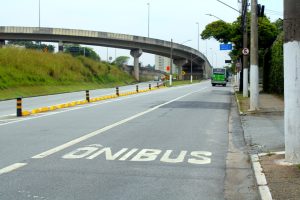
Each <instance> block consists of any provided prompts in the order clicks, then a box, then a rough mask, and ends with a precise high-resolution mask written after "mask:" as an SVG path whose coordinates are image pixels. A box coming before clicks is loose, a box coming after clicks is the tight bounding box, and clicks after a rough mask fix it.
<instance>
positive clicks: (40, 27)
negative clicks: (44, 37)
mask: <svg viewBox="0 0 300 200" xmlns="http://www.w3.org/2000/svg"><path fill="white" fill-rule="evenodd" d="M39 28H41V0H39Z"/></svg>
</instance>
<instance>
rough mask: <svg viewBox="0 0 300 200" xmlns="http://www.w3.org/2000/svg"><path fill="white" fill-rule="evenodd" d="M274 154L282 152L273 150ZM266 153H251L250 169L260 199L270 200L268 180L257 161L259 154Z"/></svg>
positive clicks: (263, 154)
mask: <svg viewBox="0 0 300 200" xmlns="http://www.w3.org/2000/svg"><path fill="white" fill-rule="evenodd" d="M274 154H282V152H274ZM265 155H268V154H267V153H261V154H253V155H251V164H252V169H253V172H254V175H255V179H256V184H257V186H258V191H259V195H260V199H261V200H272V194H271V192H270V188H269V186H268V182H267V179H266V176H265V174H264V173H263V169H262V167H261V164H260V162H259V157H260V156H265Z"/></svg>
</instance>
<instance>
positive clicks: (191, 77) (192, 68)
mask: <svg viewBox="0 0 300 200" xmlns="http://www.w3.org/2000/svg"><path fill="white" fill-rule="evenodd" d="M191 83H193V54H191Z"/></svg>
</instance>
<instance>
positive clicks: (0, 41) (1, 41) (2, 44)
mask: <svg viewBox="0 0 300 200" xmlns="http://www.w3.org/2000/svg"><path fill="white" fill-rule="evenodd" d="M4 45H5V40H0V48H2V47H3V46H4Z"/></svg>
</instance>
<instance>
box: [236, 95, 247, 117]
mask: <svg viewBox="0 0 300 200" xmlns="http://www.w3.org/2000/svg"><path fill="white" fill-rule="evenodd" d="M234 95H235V100H236V103H237V105H238V110H239V113H240V115H245V113H244V112H242V110H241V106H240V101H239V99H238V97H237V94H236V91H234Z"/></svg>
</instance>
